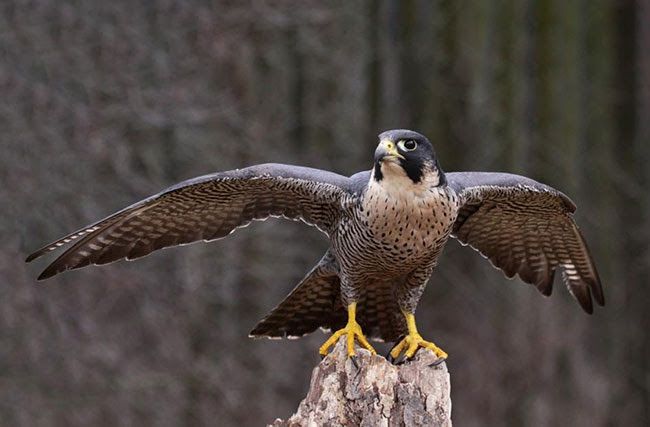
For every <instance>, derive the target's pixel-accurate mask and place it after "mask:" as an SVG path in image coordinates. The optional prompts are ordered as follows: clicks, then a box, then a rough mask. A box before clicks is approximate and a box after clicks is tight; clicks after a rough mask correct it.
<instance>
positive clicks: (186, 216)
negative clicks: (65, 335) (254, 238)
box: [27, 164, 349, 280]
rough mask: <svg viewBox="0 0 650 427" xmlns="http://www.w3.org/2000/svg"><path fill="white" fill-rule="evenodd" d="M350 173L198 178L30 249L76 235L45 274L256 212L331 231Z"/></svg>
mask: <svg viewBox="0 0 650 427" xmlns="http://www.w3.org/2000/svg"><path fill="white" fill-rule="evenodd" d="M348 186H349V179H348V178H346V177H343V176H341V175H337V174H334V173H330V172H325V171H320V170H317V169H310V168H303V167H298V166H289V165H278V164H266V165H258V166H253V167H250V168H246V169H241V170H235V171H229V172H220V173H216V174H212V175H206V176H203V177H199V178H195V179H191V180H188V181H185V182H182V183H179V184H177V185H174V186H173V187H170V188H168V189H167V190H164V191H162V192H160V193H158V194H156V195H154V196H152V197H149V198H147V199H144V200H142V201H140V202H138V203H135V204H134V205H132V206H130V207H127V208H125V209H123V210H121V211H119V212H117V213H115V214H113V215H111V216H109V217H107V218H105V219H103V220H101V221H98V222H96V223H94V224H92V225H90V226H87V227H84V228H83V229H81V230H78V231H75V232H74V233H71V234H68V235H67V236H64V237H63V238H61V239H59V240H57V241H55V242H53V243H50V244H48V245H46V246H44V247H43V248H41V249H39V250H38V251H36V252H34V253H33V254H31V255H30V256H29V257H27V262H29V261H32V260H34V259H36V258H38V257H40V256H42V255H44V254H46V253H48V252H50V251H52V250H55V249H57V248H59V247H61V246H64V245H66V244H69V243H72V246H71V247H70V248H69V249H67V250H66V251H65V252H64V253H63V254H62V255H61V256H60V257H59V258H57V259H56V260H55V261H54V262H53V263H52V264H50V265H49V266H48V267H47V268H46V269H45V270H44V271H43V273H42V274H41V275H40V276H39V280H42V279H46V278H48V277H51V276H53V275H55V274H58V273H60V272H62V271H65V270H70V269H75V268H80V267H83V266H86V265H90V264H106V263H109V262H113V261H116V260H118V259H123V258H126V259H129V260H132V259H136V258H140V257H143V256H145V255H148V254H150V253H151V252H153V251H155V250H158V249H161V248H165V247H169V246H176V245H183V244H187V243H192V242H196V241H199V240H204V241H210V240H215V239H220V238H223V237H225V236H227V235H228V234H230V233H232V232H233V231H234V230H235V229H237V228H240V227H244V226H246V225H248V224H249V223H250V222H251V221H254V220H263V219H266V218H268V217H269V216H279V217H280V216H281V217H285V218H289V219H293V220H302V221H304V222H306V223H308V224H310V225H314V226H316V227H318V228H319V229H320V230H321V231H323V232H325V233H328V232H329V230H330V229H331V228H332V227H333V226H334V223H335V221H336V218H337V217H338V214H339V210H340V199H341V196H342V195H343V194H346V193H347V192H348Z"/></svg>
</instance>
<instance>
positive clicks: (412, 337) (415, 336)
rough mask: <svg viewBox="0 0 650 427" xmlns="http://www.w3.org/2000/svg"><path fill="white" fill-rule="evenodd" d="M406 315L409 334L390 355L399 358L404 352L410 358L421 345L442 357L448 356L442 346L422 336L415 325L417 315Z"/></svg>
mask: <svg viewBox="0 0 650 427" xmlns="http://www.w3.org/2000/svg"><path fill="white" fill-rule="evenodd" d="M404 317H406V326H407V327H408V331H409V332H408V335H407V336H405V337H404V338H403V339H402V341H400V342H399V343H398V344H397V345H396V346H395V347H393V349H392V350H391V351H390V356H391V357H392V358H393V359H397V358H398V357H399V355H400V354H402V352H404V356H406V357H407V358H408V359H410V358H412V357H413V356H415V352H416V351H418V348H420V347H422V348H428V349H429V350H431V351H433V352H434V353H435V355H436V356H438V357H440V358H441V359H446V358H447V353H445V352H444V351H442V349H441V348H439V347H438V346H437V345H435V344H434V343H432V342H429V341H425V340H423V339H422V336H421V335H420V334H419V333H418V329H417V327H416V326H415V316H414V315H413V314H412V313H404Z"/></svg>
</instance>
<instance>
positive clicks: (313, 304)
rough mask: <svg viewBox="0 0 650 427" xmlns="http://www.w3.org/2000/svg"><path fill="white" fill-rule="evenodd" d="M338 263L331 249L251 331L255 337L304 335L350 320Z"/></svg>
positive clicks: (341, 325) (338, 325)
mask: <svg viewBox="0 0 650 427" xmlns="http://www.w3.org/2000/svg"><path fill="white" fill-rule="evenodd" d="M340 287H341V282H340V279H339V276H338V265H337V264H336V260H335V259H334V257H333V256H332V255H331V254H330V253H329V252H327V253H326V254H325V256H324V257H323V258H322V259H321V261H320V262H319V263H318V265H316V267H314V268H313V269H312V270H311V271H310V272H309V273H308V274H307V275H306V276H305V278H304V279H302V280H301V281H300V283H299V284H298V286H296V287H295V288H294V289H293V291H291V293H290V294H289V295H288V296H287V297H286V298H285V299H284V301H282V302H281V303H280V304H279V305H278V306H277V307H276V308H274V309H273V311H271V313H269V314H268V315H267V316H266V317H265V318H264V319H262V320H261V321H260V322H259V323H258V324H257V326H255V328H254V329H253V330H252V331H251V333H250V336H252V337H263V336H266V337H271V338H283V337H288V338H293V337H301V336H303V335H306V334H308V333H310V332H313V331H315V330H316V329H318V328H319V327H320V328H323V329H330V330H335V329H338V328H341V327H343V325H345V322H346V311H345V309H344V308H343V304H342V303H341V298H340V294H341V292H340Z"/></svg>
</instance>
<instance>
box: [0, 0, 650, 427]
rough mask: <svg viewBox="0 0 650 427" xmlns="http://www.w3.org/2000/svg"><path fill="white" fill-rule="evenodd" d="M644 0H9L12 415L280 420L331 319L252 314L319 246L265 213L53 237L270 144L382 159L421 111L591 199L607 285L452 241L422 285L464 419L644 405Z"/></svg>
mask: <svg viewBox="0 0 650 427" xmlns="http://www.w3.org/2000/svg"><path fill="white" fill-rule="evenodd" d="M649 3H650V2H648V1H647V0H637V1H632V0H578V1H566V0H538V1H534V0H523V1H519V0H490V1H483V0H460V1H451V0H439V1H429V0H408V1H397V0H380V1H378V0H365V1H343V0H330V1H316V0H295V1H288V0H287V1H270V0H269V1H263V0H257V1H241V2H240V1H180V0H176V1H174V0H156V1H148V2H133V1H124V0H116V1H101V0H95V1H90V0H88V1H80V0H79V1H75V0H60V1H48V0H33V1H29V0H10V1H3V2H1V3H0V129H2V132H0V143H1V145H0V147H1V149H2V150H1V151H0V179H1V180H2V181H1V182H2V186H1V187H0V206H2V214H1V215H0V233H1V235H2V238H3V244H2V246H1V247H0V278H1V282H0V425H2V426H5V425H6V426H10V425H11V426H13V425H28V426H38V425H72V426H84V425H95V426H112V425H133V426H136V425H137V426H139V425H161V426H165V425H169V426H177V425H188V426H194V425H251V426H253V425H262V424H264V423H265V422H270V421H272V420H273V419H274V418H275V417H286V416H287V415H289V414H290V413H291V412H292V411H293V410H294V409H295V408H296V407H297V405H298V402H299V400H300V399H301V398H302V397H303V395H304V393H305V392H306V390H307V388H308V382H309V377H310V372H311V369H312V368H313V367H314V366H315V365H316V364H317V363H318V361H319V358H318V354H317V348H318V346H319V345H320V344H321V343H322V341H323V340H324V339H325V338H326V336H325V335H323V334H321V333H320V332H318V333H314V334H312V335H311V336H309V337H307V338H304V339H301V340H297V341H286V340H285V341H268V340H251V339H249V338H247V333H248V332H249V331H250V329H251V328H252V327H253V326H254V325H255V323H256V322H257V320H259V319H260V318H261V317H262V316H264V315H265V314H266V313H267V312H268V311H269V310H270V309H271V308H273V307H274V306H275V304H276V303H278V302H279V301H280V300H281V299H282V298H283V296H284V295H286V294H287V292H288V291H289V290H290V289H292V287H293V286H294V285H295V284H296V283H297V282H298V280H299V279H300V278H301V277H302V276H303V274H305V273H306V272H307V271H308V270H309V269H310V267H311V266H312V265H313V264H314V263H315V262H316V261H317V260H318V259H319V258H320V256H321V255H322V253H323V252H324V250H325V248H326V242H325V240H324V238H323V237H322V236H321V235H320V234H319V233H318V232H317V231H316V230H314V229H308V228H307V227H306V226H304V225H303V224H298V223H287V222H282V221H279V220H271V221H268V222H266V223H257V224H254V225H252V226H251V227H250V228H248V229H246V230H245V231H243V232H238V233H235V234H234V235H233V236H231V237H230V238H229V239H226V240H223V241H220V242H216V243H212V244H196V245H192V246H189V247H184V248H176V249H170V250H166V251H162V252H159V253H156V254H154V255H152V256H150V257H147V258H145V259H142V260H139V261H138V262H137V263H127V262H120V263H116V264H113V265H110V266H107V267H104V268H88V269H85V270H80V271H75V272H71V273H67V274H63V275H60V276H57V277H56V278H54V279H52V280H50V281H48V282H46V283H42V284H41V283H39V284H37V283H36V281H35V278H36V276H37V274H38V273H39V271H40V268H42V267H44V265H45V263H44V262H43V263H40V264H38V265H35V266H34V265H26V264H24V263H23V260H24V258H25V256H26V255H27V254H28V253H29V252H31V251H32V250H34V249H36V248H37V247H39V246H40V245H41V244H44V243H46V242H49V241H51V240H53V239H55V238H57V237H59V236H61V235H63V234H65V233H67V232H69V231H72V230H74V229H76V228H79V227H81V226H83V225H85V224H87V223H90V222H92V221H95V220H97V219H99V218H101V217H103V216H105V215H107V214H109V213H111V212H113V211H115V210H117V209H119V208H122V207H123V206H125V205H127V204H130V203H132V202H134V201H137V200H139V199H141V198H143V197H144V196H147V195H149V194H152V193H154V192H157V191H159V190H160V189H162V188H164V187H166V186H168V185H170V184H173V183H175V182H177V181H180V180H182V179H185V178H190V177H193V176H197V175H200V174H205V173H209V172H212V171H217V170H227V169H233V168H236V167H242V166H246V165H250V164H254V163H260V162H267V161H275V162H285V163H297V164H303V165H309V166H313V167H319V168H323V169H330V170H334V171H336V172H339V173H343V174H352V173H354V172H356V171H358V170H362V169H368V168H370V166H371V162H372V153H373V150H374V146H375V144H376V143H377V140H376V136H377V134H378V133H379V132H380V131H382V130H385V129H388V128H395V127H405V128H412V129H416V130H419V131H421V132H423V133H425V134H426V135H428V136H429V138H430V139H431V140H432V142H433V143H434V145H435V146H436V148H437V151H438V154H439V156H440V158H441V162H442V166H443V168H445V169H446V170H490V171H496V170H501V171H510V172H515V173H521V174H526V175H528V176H531V177H533V178H535V179H538V180H541V181H544V182H546V183H548V184H551V185H553V186H555V187H557V188H559V189H561V190H563V191H565V192H566V193H568V194H569V195H571V197H572V198H573V200H575V201H576V203H577V204H578V207H579V209H578V212H577V214H576V215H577V220H578V223H579V224H580V225H581V227H582V230H583V232H584V234H585V236H586V238H587V240H588V242H589V244H590V246H591V249H592V252H593V256H594V258H595V260H596V262H597V265H598V266H599V268H600V272H601V276H602V279H603V284H604V286H605V291H606V300H607V305H606V307H605V308H604V309H598V310H597V311H596V313H595V314H594V315H593V316H587V315H585V314H584V313H583V312H582V311H581V310H580V308H579V307H578V306H577V305H576V304H575V302H574V301H573V300H572V299H571V298H570V296H569V294H568V293H567V292H566V290H565V289H564V287H563V286H562V285H561V283H559V282H558V283H556V289H555V292H554V295H553V296H552V297H551V298H548V299H547V298H544V297H543V296H541V295H540V294H538V293H537V291H536V290H535V289H534V288H533V287H532V286H525V285H523V284H521V283H520V282H518V281H517V280H515V281H507V280H506V279H505V278H504V277H503V276H502V274H501V273H500V272H499V271H497V270H494V269H493V268H492V267H491V266H490V265H489V263H487V262H486V261H485V260H483V258H481V257H480V256H479V255H478V254H476V253H474V252H473V251H471V250H469V249H467V248H461V247H460V245H458V244H457V243H456V242H455V241H452V242H451V243H450V244H449V245H448V247H447V249H446V251H445V254H444V255H443V257H442V259H441V263H440V268H439V269H438V270H437V271H436V273H435V274H434V276H433V278H432V280H431V282H430V284H429V287H428V289H427V291H426V292H425V295H424V297H423V300H422V301H421V303H420V307H419V311H418V321H419V325H420V328H421V330H422V334H423V335H424V336H425V337H428V338H431V339H433V340H434V341H435V342H436V343H437V344H439V345H440V346H441V347H442V348H444V349H445V350H446V351H447V352H449V354H450V359H449V361H448V365H449V369H450V371H451V375H452V395H453V405H454V412H453V419H454V421H455V423H456V424H457V425H459V426H484V425H512V426H557V425H571V426H619V425H620V426H647V425H650V338H649V335H648V330H649V328H650V309H649V306H650V286H648V285H649V283H648V282H649V275H650V253H649V246H648V241H649V239H650V192H649V191H648V186H649V185H650V167H649V166H648V164H649V162H650V25H649V23H650V4H649Z"/></svg>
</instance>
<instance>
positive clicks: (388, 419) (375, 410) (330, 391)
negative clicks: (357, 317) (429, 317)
mask: <svg viewBox="0 0 650 427" xmlns="http://www.w3.org/2000/svg"><path fill="white" fill-rule="evenodd" d="M435 362H436V356H434V355H433V353H431V352H430V351H424V350H420V351H418V353H417V355H416V357H415V358H414V359H413V360H412V361H410V362H407V363H404V364H401V365H393V364H392V363H390V362H388V361H387V360H386V359H385V358H384V357H382V356H372V355H371V354H370V352H368V351H367V350H363V349H360V348H357V356H356V366H355V363H353V361H352V360H350V359H349V358H348V357H347V355H346V351H345V337H343V338H341V339H340V340H339V342H338V343H337V345H336V347H335V348H334V350H333V351H332V353H331V354H329V355H328V356H327V357H326V358H325V359H323V361H322V362H321V363H320V364H319V365H318V366H316V368H314V371H313V374H312V377H311V384H310V387H309V392H308V393H307V396H306V397H305V398H304V399H303V401H302V402H301V403H300V406H299V407H298V411H297V412H296V413H295V414H294V415H293V416H291V418H289V419H287V420H280V419H277V420H275V421H274V422H273V424H270V425H271V426H274V427H279V426H291V427H295V426H323V425H326V426H339V425H342V426H404V425H405V426H451V397H450V390H451V387H450V380H449V373H448V371H447V366H446V365H445V364H444V363H442V364H439V365H437V366H430V365H432V364H433V363H435ZM357 366H358V367H357Z"/></svg>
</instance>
